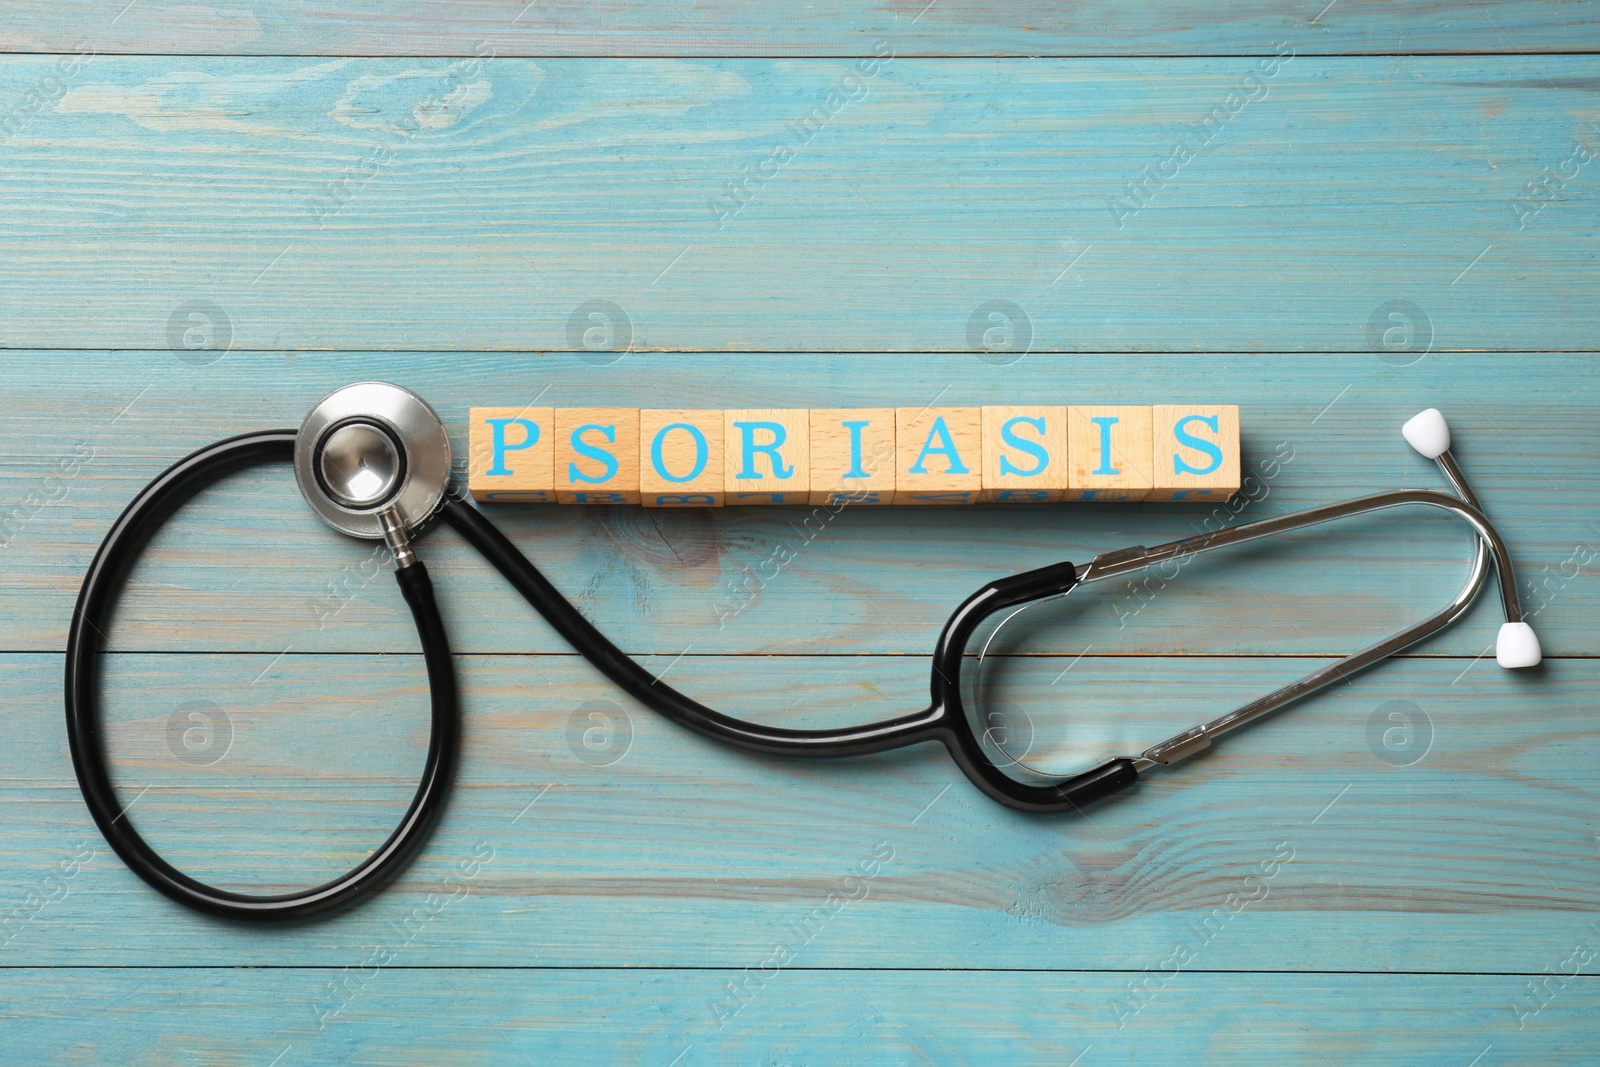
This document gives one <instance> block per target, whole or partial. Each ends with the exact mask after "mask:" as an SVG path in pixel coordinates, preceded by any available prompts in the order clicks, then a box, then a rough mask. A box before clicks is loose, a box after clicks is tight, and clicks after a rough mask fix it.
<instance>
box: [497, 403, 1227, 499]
mask: <svg viewBox="0 0 1600 1067" xmlns="http://www.w3.org/2000/svg"><path fill="white" fill-rule="evenodd" d="M470 417H471V428H470V430H469V433H468V441H469V447H468V451H469V454H470V468H469V474H468V485H469V488H470V489H471V491H472V496H473V498H474V499H476V500H481V501H487V502H502V503H552V504H553V503H560V504H643V505H644V506H645V507H722V506H723V505H726V504H839V503H844V502H851V503H862V504H975V503H979V502H989V503H1017V504H1022V503H1055V502H1059V501H1071V500H1094V501H1107V500H1129V501H1132V500H1165V501H1185V500H1188V501H1217V500H1222V499H1225V498H1227V497H1229V496H1231V495H1232V494H1233V493H1234V492H1235V491H1237V490H1238V488H1239V409H1238V407H1236V406H1234V405H1230V404H1156V405H1152V406H1111V407H1104V406H1099V407H1096V406H1076V405H1072V406H1040V405H1036V406H1012V407H971V408H951V407H927V408H829V409H822V410H817V409H740V410H731V411H730V410H708V409H699V410H677V411H673V410H657V409H650V408H645V409H639V408H539V407H485V408H473V409H472V411H471V416H470Z"/></svg>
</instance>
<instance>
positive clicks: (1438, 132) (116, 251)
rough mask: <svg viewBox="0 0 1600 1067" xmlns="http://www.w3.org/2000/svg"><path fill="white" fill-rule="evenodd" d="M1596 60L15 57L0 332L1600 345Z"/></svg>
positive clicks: (427, 345) (703, 344) (734, 345)
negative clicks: (594, 318)
mask: <svg viewBox="0 0 1600 1067" xmlns="http://www.w3.org/2000/svg"><path fill="white" fill-rule="evenodd" d="M1289 48H1295V46H1294V45H1292V44H1291V45H1290V46H1289ZM62 64H65V65H66V66H67V67H68V68H70V69H71V71H72V73H70V74H68V73H64V72H63V71H62V70H61V69H60V68H61V65H62ZM863 70H866V71H867V73H863ZM1596 72H1597V65H1596V60H1595V59H1594V58H1593V57H1591V56H1540V57H1538V58H1537V59H1536V60H1535V59H1530V58H1529V57H1527V56H1523V55H1511V56H1505V57H1495V56H1466V57H1437V58H1429V57H1404V56H1397V57H1322V56H1314V55H1308V54H1297V55H1295V57H1294V58H1289V49H1285V50H1283V51H1282V52H1281V54H1278V53H1273V54H1269V55H1267V56H1265V57H1224V58H1202V59H1170V58H1148V59H1139V60H1137V61H1130V60H1119V59H1084V60H1064V59H1041V60H1037V61H1035V60H1017V61H1012V60H949V59H914V58H907V57H891V56H890V55H889V54H888V52H887V51H885V52H883V53H881V54H876V55H870V56H868V57H867V58H866V59H862V60H846V59H812V60H793V61H790V60H781V61H780V60H769V59H750V60H743V59H741V60H723V59H720V58H715V57H713V58H707V59H700V58H696V59H674V60H664V59H629V60H615V59H604V60H601V59H595V60H585V59H549V60H524V59H493V60H478V59H465V60H449V59H438V60H427V59H411V58H404V59H305V58H293V57H290V58H215V57H195V58H192V59H190V58H177V59H173V58H157V57H147V58H116V57H98V58H95V59H93V60H89V61H82V62H79V61H78V60H76V59H55V58H50V57H16V58H13V59H10V60H8V61H7V62H6V63H5V64H3V65H0V101H3V103H0V108H3V109H4V110H0V125H3V126H4V128H5V131H6V132H5V134H4V152H3V153H0V197H4V199H5V201H6V202H7V203H8V204H10V205H14V209H13V210H11V211H8V212H7V214H6V215H5V216H4V217H3V218H0V306H3V307H4V309H5V314H4V319H3V326H0V344H3V345H5V346H7V347H11V348H75V349H85V348H88V349H98V348H157V347H163V346H168V345H171V346H172V347H175V348H176V347H184V346H187V347H190V348H195V349H197V350H198V351H197V352H191V353H190V354H191V355H196V356H197V358H203V357H204V355H205V353H206V352H207V351H214V350H217V349H220V348H226V347H227V346H228V345H230V344H231V345H233V346H235V347H239V348H248V349H262V350H273V351H277V350H301V349H355V350H376V349H395V350H399V349H404V350H414V351H415V350H433V349H455V350H484V349H504V350H550V349H578V348H582V347H583V346H585V345H587V344H590V343H593V344H594V345H596V346H597V347H598V349H600V351H597V352H596V356H597V358H605V353H606V352H609V351H612V350H616V349H626V348H628V347H630V346H631V347H632V348H634V349H638V350H649V349H674V350H683V351H698V350H726V349H735V350H743V351H753V352H759V351H767V350H805V351H819V350H820V351H834V350H861V351H885V350H898V351H952V350H957V351H959V350H966V351H983V352H984V354H985V355H987V356H989V357H990V358H991V359H993V360H995V361H996V362H1004V361H1005V360H1007V359H1010V358H1013V357H1015V356H1016V355H1017V354H1019V353H1020V352H1023V351H1027V350H1029V349H1032V350H1033V351H1045V350H1063V351H1065V350H1072V351H1085V352H1116V351H1132V350H1148V351H1186V350H1201V351H1220V352H1231V351H1351V350H1362V349H1368V348H1378V349H1379V350H1380V351H1384V352H1385V353H1386V354H1389V355H1391V356H1396V355H1397V356H1398V357H1399V358H1400V361H1403V360H1404V358H1406V357H1409V356H1410V355H1415V354H1420V353H1421V352H1423V351H1426V350H1428V349H1429V348H1430V347H1431V348H1433V349H1435V350H1468V349H1493V350H1517V351H1524V352H1529V351H1535V352H1536V351H1547V350H1554V351H1572V350H1592V349H1594V348H1595V347H1597V346H1600V310H1597V307H1600V305H1597V304H1596V302H1595V301H1594V299H1593V294H1594V292H1595V289H1596V283H1597V274H1596V257H1595V248H1596V241H1595V236H1596V230H1597V222H1600V195H1596V189H1595V186H1596V180H1597V175H1600V160H1597V159H1596V158H1595V153H1596V149H1597V147H1600V128H1597V126H1596V123H1597V122H1600V102H1597V99H1596V96H1595V94H1594V93H1593V92H1592V91H1590V90H1591V88H1592V85H1593V84H1594V80H1595V78H1596ZM1529 183H1534V188H1533V189H1532V191H1530V189H1529ZM379 249H381V250H382V254H375V250H379ZM996 309H999V310H1000V311H1002V312H1003V313H1004V315H1005V316H1006V317H1007V318H1008V320H1009V329H1008V331H1005V332H1006V334H1007V336H1006V337H1004V338H1000V339H996V341H995V342H994V343H995V344H998V345H999V346H1000V347H997V348H992V349H984V348H982V344H983V343H984V341H983V339H984V336H985V333H986V330H985V329H981V328H980V329H974V324H975V323H976V324H978V325H979V326H985V325H986V324H988V323H989V322H990V321H991V320H990V313H991V312H993V311H995V310H996ZM595 311H599V312H601V313H603V314H604V315H605V316H608V317H609V319H610V322H611V325H610V328H609V329H602V330H600V331H599V332H598V333H593V334H591V331H590V329H589V326H588V324H589V323H591V318H590V314H591V312H595ZM1383 346H1388V347H1387V348H1385V347H1383Z"/></svg>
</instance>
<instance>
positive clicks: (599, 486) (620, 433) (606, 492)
mask: <svg viewBox="0 0 1600 1067" xmlns="http://www.w3.org/2000/svg"><path fill="white" fill-rule="evenodd" d="M555 487H556V500H557V501H558V502H559V503H562V504H637V503H638V502H639V409H638V408H557V409H556V413H555Z"/></svg>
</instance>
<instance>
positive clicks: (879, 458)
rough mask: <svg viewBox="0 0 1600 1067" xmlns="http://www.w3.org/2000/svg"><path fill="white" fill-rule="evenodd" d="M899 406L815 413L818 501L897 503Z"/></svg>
mask: <svg viewBox="0 0 1600 1067" xmlns="http://www.w3.org/2000/svg"><path fill="white" fill-rule="evenodd" d="M894 424H895V418H894V408H820V409H815V410H813V411H812V412H811V499H810V501H809V502H810V503H812V504H835V503H842V502H848V503H850V504H890V503H893V502H894V485H895V452H894V440H895V430H894Z"/></svg>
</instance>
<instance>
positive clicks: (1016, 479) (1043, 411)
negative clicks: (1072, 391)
mask: <svg viewBox="0 0 1600 1067" xmlns="http://www.w3.org/2000/svg"><path fill="white" fill-rule="evenodd" d="M1066 495H1067V409H1066V408H1064V407H986V408H984V409H983V499H984V500H985V501H988V502H989V503H994V504H1053V503H1056V502H1057V501H1060V500H1064V499H1066Z"/></svg>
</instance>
